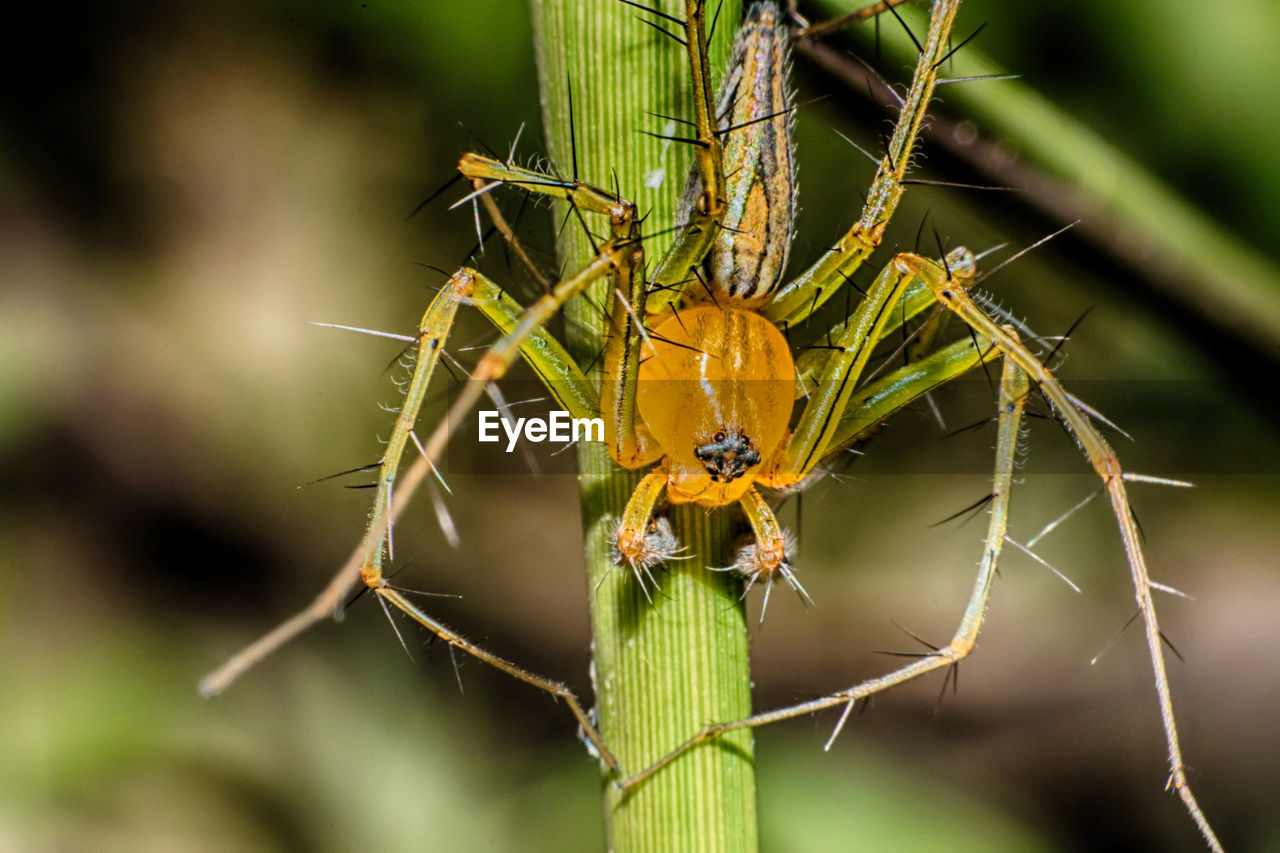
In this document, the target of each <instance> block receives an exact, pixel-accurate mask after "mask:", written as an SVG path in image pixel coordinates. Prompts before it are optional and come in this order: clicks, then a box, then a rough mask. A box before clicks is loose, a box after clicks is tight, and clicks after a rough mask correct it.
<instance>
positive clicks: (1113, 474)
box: [905, 256, 1222, 850]
mask: <svg viewBox="0 0 1280 853" xmlns="http://www.w3.org/2000/svg"><path fill="white" fill-rule="evenodd" d="M905 263H907V264H908V265H910V266H913V267H914V268H915V269H916V270H917V271H918V273H919V275H920V276H921V277H922V278H923V279H924V280H925V281H926V282H928V284H929V287H930V289H931V290H932V291H933V292H934V295H935V296H936V297H937V299H938V301H939V302H941V303H942V304H943V305H945V306H946V307H947V308H948V309H949V310H950V311H951V312H952V313H954V314H955V315H956V316H958V317H959V318H960V319H961V320H963V321H964V322H965V323H966V324H968V326H969V327H970V328H971V329H973V330H974V331H975V332H976V333H978V334H980V335H982V336H983V337H985V338H986V339H988V340H990V341H991V342H992V343H994V344H995V345H996V346H997V347H999V348H1000V350H1001V351H1002V352H1003V353H1004V355H1005V358H1006V360H1008V361H1013V362H1015V363H1016V364H1017V365H1018V367H1019V368H1021V369H1022V370H1023V371H1024V372H1025V373H1026V374H1027V375H1028V376H1029V377H1030V378H1031V380H1032V382H1034V383H1035V385H1036V387H1037V388H1038V389H1039V390H1040V392H1041V393H1042V394H1044V396H1045V397H1046V398H1047V399H1048V400H1049V402H1050V403H1051V404H1052V405H1053V408H1054V410H1055V411H1056V413H1057V415H1058V417H1059V419H1060V420H1061V421H1062V423H1063V424H1065V425H1066V427H1067V429H1068V430H1069V431H1070V432H1071V434H1072V435H1073V436H1074V437H1075V439H1076V442H1077V443H1078V444H1079V445H1080V449H1081V450H1082V451H1084V454H1085V456H1086V457H1087V458H1088V460H1089V464H1090V465H1091V466H1092V467H1093V470H1094V471H1095V472H1096V473H1097V475H1098V477H1099V478H1101V480H1102V483H1103V487H1104V488H1105V489H1106V491H1107V495H1108V497H1109V498H1110V500H1111V510H1112V514H1113V515H1114V516H1115V519H1116V524H1117V526H1118V527H1119V529H1120V538H1121V541H1122V542H1123V543H1124V551H1125V557H1126V559H1127V561H1128V563H1129V574H1130V576H1131V577H1132V579H1133V591H1134V597H1135V598H1136V599H1137V602H1138V609H1139V611H1140V612H1141V613H1142V624H1143V629H1144V631H1145V633H1146V639H1147V654H1148V656H1149V657H1150V659H1151V669H1152V672H1153V675H1154V677H1155V686H1156V695H1157V697H1158V700H1159V705H1160V720H1161V723H1162V725H1163V727H1164V735H1165V745H1166V747H1167V748H1168V755H1169V781H1168V786H1169V787H1172V788H1173V789H1174V790H1176V791H1177V792H1178V797H1179V798H1180V799H1181V800H1182V803H1183V805H1184V806H1185V807H1186V809H1187V812H1188V813H1189V814H1190V816H1191V819H1192V820H1193V821H1195V824H1196V826H1197V827H1198V828H1199V829H1200V833H1201V835H1202V836H1203V837H1204V839H1205V841H1206V842H1207V843H1208V844H1209V847H1210V848H1211V849H1213V850H1221V849H1222V845H1221V843H1220V842H1219V841H1218V838H1217V836H1216V835H1215V834H1214V831H1213V828H1212V827H1211V826H1210V825H1209V821H1208V819H1207V818H1206V817H1205V816H1204V812H1203V811H1201V809H1200V805H1199V803H1197V802H1196V798H1195V795H1194V794H1193V793H1192V791H1191V787H1190V784H1189V783H1188V781H1187V772H1186V765H1185V764H1184V762H1183V759H1182V746H1181V742H1180V740H1179V737H1178V727H1177V724H1176V722H1175V721H1174V716H1173V697H1172V694H1171V693H1170V690H1169V677H1168V673H1167V672H1166V668H1165V661H1164V646H1163V641H1162V640H1161V634H1160V623H1159V620H1158V619H1157V618H1156V607H1155V602H1154V601H1152V598H1151V590H1152V586H1153V584H1152V581H1151V575H1150V572H1149V571H1148V569H1147V560H1146V555H1145V554H1144V553H1143V550H1142V543H1141V538H1140V536H1139V534H1138V527H1137V522H1136V521H1135V520H1134V516H1133V510H1132V509H1131V508H1130V506H1129V497H1128V494H1127V493H1126V491H1125V476H1124V470H1123V468H1121V466H1120V460H1119V458H1117V456H1116V454H1115V451H1113V450H1112V449H1111V446H1110V445H1109V444H1107V441H1106V439H1104V438H1103V437H1102V435H1101V433H1099V432H1098V430H1097V429H1096V428H1095V427H1094V425H1093V423H1092V421H1091V420H1090V419H1089V415H1088V414H1087V412H1086V411H1084V410H1083V409H1082V408H1081V404H1079V403H1077V402H1076V400H1075V399H1074V398H1073V397H1072V396H1071V395H1070V394H1068V393H1067V391H1066V390H1065V389H1064V388H1063V387H1062V385H1061V384H1060V383H1059V382H1058V379H1057V377H1055V376H1054V375H1053V374H1052V373H1051V372H1050V371H1049V369H1048V368H1047V367H1045V366H1044V365H1043V364H1042V363H1041V362H1040V360H1039V359H1037V358H1036V357H1035V355H1034V354H1032V352H1031V351H1030V350H1028V349H1027V348H1026V346H1024V345H1023V344H1022V342H1021V341H1020V340H1018V338H1017V337H1016V335H1014V334H1012V333H1011V332H1010V331H1008V330H1007V329H1006V328H1004V327H1001V326H998V325H997V324H996V323H995V321H994V320H992V319H991V318H990V317H988V316H987V315H986V313H985V312H983V310H982V309H981V308H979V307H978V306H977V304H976V303H975V302H974V301H973V299H972V298H971V297H970V296H969V294H968V293H967V292H965V291H964V290H962V289H960V288H957V287H955V286H954V283H953V282H952V281H951V280H950V279H949V277H948V276H946V275H945V274H944V273H943V271H942V270H940V269H938V268H937V267H936V266H935V265H934V264H933V263H931V262H929V261H927V260H925V259H923V258H919V257H915V256H908V257H907V258H906V259H905Z"/></svg>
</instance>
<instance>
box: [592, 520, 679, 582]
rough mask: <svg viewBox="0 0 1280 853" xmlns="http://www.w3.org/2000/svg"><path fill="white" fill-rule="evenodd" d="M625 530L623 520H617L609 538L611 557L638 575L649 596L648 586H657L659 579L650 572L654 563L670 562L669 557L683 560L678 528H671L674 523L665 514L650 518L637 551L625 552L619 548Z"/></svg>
mask: <svg viewBox="0 0 1280 853" xmlns="http://www.w3.org/2000/svg"><path fill="white" fill-rule="evenodd" d="M622 531H623V522H622V521H621V520H620V521H618V523H617V525H616V526H615V527H614V529H613V535H612V536H611V537H610V546H609V548H610V556H611V557H612V559H613V562H614V563H615V564H617V565H620V566H621V565H628V566H630V567H631V571H632V572H633V573H634V574H635V576H636V581H638V582H639V584H640V588H641V589H642V590H644V594H645V595H646V596H648V595H649V586H650V585H651V586H653V587H654V588H655V589H656V588H657V586H658V582H657V580H655V579H654V577H653V572H651V571H650V569H652V568H653V567H654V566H657V565H660V564H662V563H665V562H667V561H668V560H677V559H683V558H682V557H680V553H681V552H682V551H684V548H683V547H682V546H681V545H680V542H679V540H678V539H676V534H675V531H673V530H672V529H671V522H670V521H668V520H667V518H666V516H656V517H654V518H650V519H649V523H648V525H647V526H646V527H645V532H644V537H643V538H642V539H641V541H640V544H639V547H638V548H637V549H636V552H635V553H632V554H624V553H623V552H622V550H621V549H620V548H619V547H618V538H619V536H620V535H621V534H622ZM646 581H647V582H648V584H647V585H646Z"/></svg>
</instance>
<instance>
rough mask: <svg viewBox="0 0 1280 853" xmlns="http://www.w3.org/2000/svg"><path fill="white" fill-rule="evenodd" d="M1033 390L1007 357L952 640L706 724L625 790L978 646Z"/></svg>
mask: <svg viewBox="0 0 1280 853" xmlns="http://www.w3.org/2000/svg"><path fill="white" fill-rule="evenodd" d="M1029 392H1030V387H1029V383H1028V379H1027V376H1026V374H1025V373H1024V372H1023V371H1022V370H1021V368H1020V366H1019V365H1018V364H1017V363H1016V362H1014V361H1012V360H1006V361H1005V368H1004V374H1003V376H1002V377H1001V382H1000V402H999V412H1000V414H999V427H998V430H999V435H998V438H997V440H996V465H995V473H994V476H993V477H992V493H993V494H994V498H993V499H992V501H991V520H990V523H989V524H988V529H987V538H986V543H985V545H984V547H983V552H982V559H981V560H980V561H979V565H978V576H977V579H976V581H975V582H974V587H973V593H972V594H971V595H970V597H969V603H968V605H967V606H966V607H965V611H964V616H963V617H962V618H961V620H960V625H959V627H958V628H957V629H956V632H955V635H954V636H953V637H952V638H951V642H950V643H949V644H947V645H946V646H943V647H942V648H940V649H937V650H935V651H934V652H933V653H931V654H928V655H925V656H924V657H921V658H918V659H916V660H913V661H912V662H911V663H909V664H907V665H906V666H903V667H901V668H899V669H896V670H894V671H893V672H890V673H888V674H887V675H883V676H880V677H879V678H873V679H870V680H868V681H864V682H862V683H860V684H857V685H854V686H853V687H850V688H847V689H845V690H841V691H839V692H838V693H833V694H831V695H829V696H824V697H822V698H820V699H815V700H813V701H810V702H804V703H801V704H799V705H792V706H790V707H787V708H780V709H777V710H774V711H767V712H765V713H762V714H756V715H755V716H752V717H747V718H745V719H742V720H736V721H734V722H731V723H718V724H715V725H710V726H707V727H706V728H704V729H702V730H701V731H699V732H698V733H697V734H695V735H694V736H693V737H691V738H689V739H688V740H687V741H685V742H684V743H683V744H681V745H680V746H679V747H677V748H676V749H675V750H674V751H672V752H670V753H668V754H667V755H665V756H663V757H662V758H661V759H659V760H658V761H656V762H654V763H653V764H651V765H650V766H649V767H647V768H645V769H644V770H641V771H640V772H639V773H636V774H635V775H633V776H629V777H627V778H625V779H622V780H621V781H620V782H619V783H618V785H619V786H620V787H621V788H622V789H623V790H624V791H625V790H629V789H631V788H633V787H635V786H636V785H638V784H640V783H641V782H643V781H645V780H646V779H648V778H650V777H651V776H653V775H654V774H655V773H657V772H658V771H660V770H662V769H663V768H664V767H666V766H667V765H668V764H670V763H671V762H672V761H674V760H676V759H677V758H679V757H680V756H681V755H683V754H684V753H686V752H688V751H689V750H691V749H693V748H695V747H697V746H699V745H700V744H703V743H706V742H707V741H710V740H713V739H715V738H718V737H720V736H721V735H723V734H725V733H726V732H732V731H737V730H739V729H748V728H755V727H757V726H763V725H766V724H768V723H776V722H779V721H781V720H789V719H792V718H794V717H799V716H803V715H805V714H812V713H814V712H815V711H821V710H823V709H825V708H832V707H835V706H838V705H851V704H852V703H854V702H856V701H857V700H859V699H862V698H864V697H866V696H870V695H871V694H873V693H879V692H881V691H883V690H887V689H888V688H890V687H895V686H897V685H899V684H902V683H904V682H907V681H910V680H911V679H913V678H916V677H918V676H921V675H924V674H925V673H927V672H932V671H933V670H936V669H941V668H943V667H949V666H952V665H954V664H955V663H957V662H958V661H960V660H961V659H963V658H964V657H966V656H967V655H968V654H969V653H970V652H971V651H972V650H973V646H974V642H975V641H976V640H977V636H978V630H979V629H980V628H981V626H982V617H983V614H984V613H985V612H986V608H987V599H988V597H989V595H990V593H991V583H992V580H993V579H994V578H995V572H996V563H997V561H998V559H999V557H1000V550H1001V547H1002V546H1003V544H1004V537H1005V530H1006V528H1007V526H1008V513H1009V492H1010V489H1011V487H1012V485H1013V465H1014V458H1015V456H1016V451H1017V443H1018V429H1019V427H1020V425H1021V421H1022V410H1023V406H1024V404H1025V402H1026V398H1027V395H1028V394H1029ZM842 722H843V720H842Z"/></svg>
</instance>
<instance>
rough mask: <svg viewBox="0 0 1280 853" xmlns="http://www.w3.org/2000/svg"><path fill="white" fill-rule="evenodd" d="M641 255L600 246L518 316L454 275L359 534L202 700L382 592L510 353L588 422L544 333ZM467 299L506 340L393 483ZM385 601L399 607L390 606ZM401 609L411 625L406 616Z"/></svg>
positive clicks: (587, 405)
mask: <svg viewBox="0 0 1280 853" xmlns="http://www.w3.org/2000/svg"><path fill="white" fill-rule="evenodd" d="M639 252H640V250H639V248H638V247H636V246H632V245H629V244H628V242H627V241H620V242H610V243H606V244H605V245H604V246H602V247H601V252H600V254H598V255H597V256H596V257H595V258H594V259H593V260H592V261H591V262H590V263H589V264H587V266H585V267H584V268H583V269H581V270H579V271H578V273H576V274H575V275H573V276H571V277H570V278H567V279H565V280H564V281H562V282H560V283H559V284H557V285H556V286H555V287H554V288H552V291H551V292H550V293H549V294H547V295H545V296H543V297H541V298H540V299H538V300H537V301H536V302H534V303H533V304H532V305H531V306H530V307H529V308H527V309H525V310H524V311H523V312H519V311H518V306H516V303H515V302H514V300H512V299H510V297H507V296H506V295H505V294H503V292H502V291H501V289H500V288H498V286H497V285H496V284H494V283H493V282H491V281H489V280H488V279H487V278H485V277H484V276H483V275H481V274H480V273H477V272H475V271H474V270H470V269H466V268H464V269H462V270H459V271H458V272H457V273H455V274H454V276H453V277H452V278H451V279H450V280H449V282H448V283H447V284H446V285H445V287H444V288H442V290H441V292H440V294H439V295H437V297H436V298H435V299H434V300H433V301H432V304H431V306H430V307H429V308H428V309H427V313H426V315H425V316H424V318H423V322H422V326H421V330H422V334H421V337H420V341H421V343H420V350H421V352H420V353H419V358H418V364H417V366H416V368H415V370H414V374H413V376H412V378H411V379H410V382H409V385H408V387H407V389H406V400H405V404H404V405H403V406H401V411H400V414H399V416H398V417H397V420H396V426H395V427H394V429H393V432H392V436H391V439H390V441H389V443H388V448H387V453H386V454H385V456H384V458H383V461H382V464H381V466H380V472H379V478H378V479H379V487H378V492H377V497H376V498H375V502H374V509H373V512H372V514H371V517H370V521H369V527H368V529H367V531H366V532H365V535H364V537H363V538H362V539H361V541H360V543H359V544H358V545H357V546H356V548H355V550H353V551H352V553H351V555H350V556H349V557H348V558H347V561H346V562H345V563H344V564H343V565H342V567H341V568H340V569H339V570H338V572H337V573H336V574H335V575H334V577H333V579H332V580H331V581H330V582H329V584H328V585H327V586H326V587H325V588H324V589H323V590H322V591H321V592H320V594H319V595H318V596H316V598H315V599H314V600H313V601H312V602H311V604H310V605H308V606H307V607H306V608H305V609H304V610H302V611H301V612H299V613H298V614H296V615H295V616H293V617H292V618H290V619H289V620H287V621H285V622H284V623H282V624H281V625H279V626H277V627H276V628H275V629H274V630H272V631H271V632H269V633H268V634H266V635H265V636H263V637H262V638H260V639H259V640H257V641H256V642H254V643H252V644H251V645H249V646H248V647H246V648H245V649H243V650H242V651H240V652H239V653H238V654H236V655H235V656H233V657H232V658H231V659H230V660H228V661H227V662H226V663H224V664H223V665H222V666H221V667H219V668H218V669H217V670H216V671H215V672H213V673H212V674H210V675H209V676H207V677H206V678H205V679H204V680H203V681H202V682H201V685H200V689H201V692H202V693H204V695H206V696H212V695H216V694H217V693H220V692H221V691H222V690H224V689H225V688H226V687H227V685H229V684H230V683H231V682H232V681H234V680H235V679H236V678H237V677H239V676H240V675H241V674H242V673H244V672H245V671H246V670H248V669H249V668H250V667H252V666H253V665H254V664H256V663H257V662H258V661H260V660H261V659H262V658H264V657H266V656H267V655H268V654H270V653H271V652H272V651H274V650H275V649H277V648H279V647H280V646H281V645H283V644H285V643H286V642H288V641H289V640H291V639H293V637H295V636H297V635H298V634H300V633H301V632H302V631H304V630H306V629H307V628H308V627H310V626H311V625H313V624H315V623H316V622H319V621H321V620H322V619H325V618H326V617H328V616H330V615H332V614H333V613H335V612H337V611H338V609H339V608H340V607H341V605H342V602H343V601H344V600H345V599H346V598H347V596H348V595H349V594H350V592H351V590H352V589H353V588H354V586H355V584H356V583H357V582H358V581H363V582H364V583H365V584H366V585H367V586H369V587H370V588H372V589H374V590H375V591H379V590H382V589H386V582H385V580H384V579H383V577H382V553H383V549H384V547H385V545H386V540H387V534H388V531H389V530H390V527H391V525H392V524H394V522H395V521H396V519H397V518H398V517H399V516H400V515H401V514H402V513H403V512H404V509H405V507H406V506H407V504H408V503H409V499H410V498H411V497H412V495H413V494H414V492H415V491H416V490H417V488H418V486H419V485H420V484H421V482H422V480H423V478H424V477H426V476H427V474H428V473H430V472H431V471H433V470H434V469H435V463H436V460H437V459H438V458H439V456H440V454H441V452H442V451H443V450H444V447H445V445H446V443H447V442H448V440H449V437H450V435H451V434H452V432H453V431H454V429H456V427H457V425H458V424H459V423H460V422H461V420H462V419H463V418H464V417H465V416H466V414H467V413H468V412H469V411H470V409H471V407H472V406H473V405H474V404H475V403H476V402H477V401H478V400H479V398H480V396H481V395H482V394H483V393H484V390H485V387H486V385H487V383H488V382H489V381H490V380H493V379H497V378H500V377H501V376H502V375H503V374H504V373H505V372H506V370H507V369H508V368H509V367H510V365H511V364H512V363H513V362H514V361H515V359H516V357H517V355H518V354H521V353H523V354H524V355H525V357H526V359H527V360H528V361H529V363H530V364H531V365H532V366H533V369H534V370H535V372H537V373H538V375H539V377H540V378H542V379H543V381H544V382H545V383H546V384H547V387H548V388H549V389H550V390H551V392H552V394H553V396H555V397H556V399H557V401H559V402H560V403H561V405H563V406H565V408H566V409H568V410H569V411H570V412H571V413H573V414H574V416H575V417H577V416H586V417H589V416H592V415H593V414H594V413H595V412H596V410H597V408H598V402H597V399H596V397H595V394H594V392H593V391H592V389H591V386H590V384H589V383H588V382H587V380H586V378H585V377H584V376H583V375H582V372H581V371H580V370H579V369H578V368H577V366H576V365H575V364H574V363H573V361H572V359H570V358H569V356H568V354H567V353H565V351H564V349H563V348H562V347H561V346H560V345H559V344H558V343H557V342H556V341H555V339H554V338H553V337H552V336H551V335H549V334H548V333H547V332H546V331H545V329H544V328H543V327H544V325H545V323H546V321H547V320H548V319H549V318H550V317H551V316H552V315H554V313H555V312H556V311H557V310H558V309H559V307H560V306H561V305H563V304H564V302H565V301H567V300H568V299H570V298H572V297H573V296H574V295H575V294H577V293H579V292H580V291H581V290H582V289H583V288H584V287H586V286H587V285H588V284H590V283H591V282H592V281H595V280H596V279H598V278H601V277H603V276H607V275H612V274H616V273H617V271H618V270H619V269H626V268H631V267H634V266H635V265H637V264H638V263H639ZM466 300H474V301H475V302H476V304H477V305H478V306H479V307H480V308H481V310H482V311H484V312H485V313H486V315H488V316H489V318H490V320H492V321H493V322H494V323H495V325H497V326H498V327H499V328H500V329H501V330H502V331H503V333H504V336H503V337H502V338H501V339H500V340H499V341H498V342H497V343H496V344H494V345H493V347H492V348H490V350H489V352H488V353H486V355H485V356H484V357H483V358H481V360H480V363H479V364H478V365H477V366H476V368H475V370H474V371H473V373H472V377H471V379H470V381H468V382H467V383H466V384H465V385H464V386H463V388H462V391H461V392H460V393H459V395H458V397H457V399H456V400H455V401H454V404H453V405H452V406H451V407H450V409H449V412H448V414H447V415H446V416H445V419H444V420H443V421H441V422H440V423H439V424H438V425H437V426H436V428H435V430H434V431H433V432H432V433H431V435H430V437H429V438H428V439H427V441H426V442H425V443H424V444H423V445H422V446H421V448H420V450H421V455H420V456H419V457H418V458H417V459H416V460H415V461H414V463H413V464H412V465H411V466H410V467H409V468H408V470H407V471H406V472H405V473H404V475H403V476H400V474H399V465H400V457H401V455H402V453H403V450H404V445H405V442H406V441H407V440H408V439H409V437H410V436H411V434H412V432H413V426H414V423H415V421H416V419H417V414H418V410H419V408H420V407H421V404H422V400H423V398H424V397H425V394H426V388H427V385H428V383H429V382H430V379H431V375H432V372H433V371H434V369H435V365H436V364H437V363H438V361H439V353H440V351H441V349H442V348H443V343H444V339H445V337H446V336H447V334H448V332H449V330H450V328H451V327H452V325H453V321H454V318H455V316H456V313H457V308H458V305H460V304H461V303H462V302H463V301H466ZM385 600H387V601H390V602H391V603H393V604H396V606H397V607H398V606H399V604H398V603H397V601H395V600H393V599H390V598H386V599H385ZM405 612H406V613H407V614H408V615H410V616H411V617H413V618H415V619H417V617H416V616H414V614H413V613H411V612H409V611H405ZM418 621H421V620H418ZM424 624H425V623H424ZM426 627H428V628H430V627H431V626H430V625H427V626H426ZM531 683H532V682H531ZM552 692H554V691H552ZM556 695H559V694H556Z"/></svg>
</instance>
